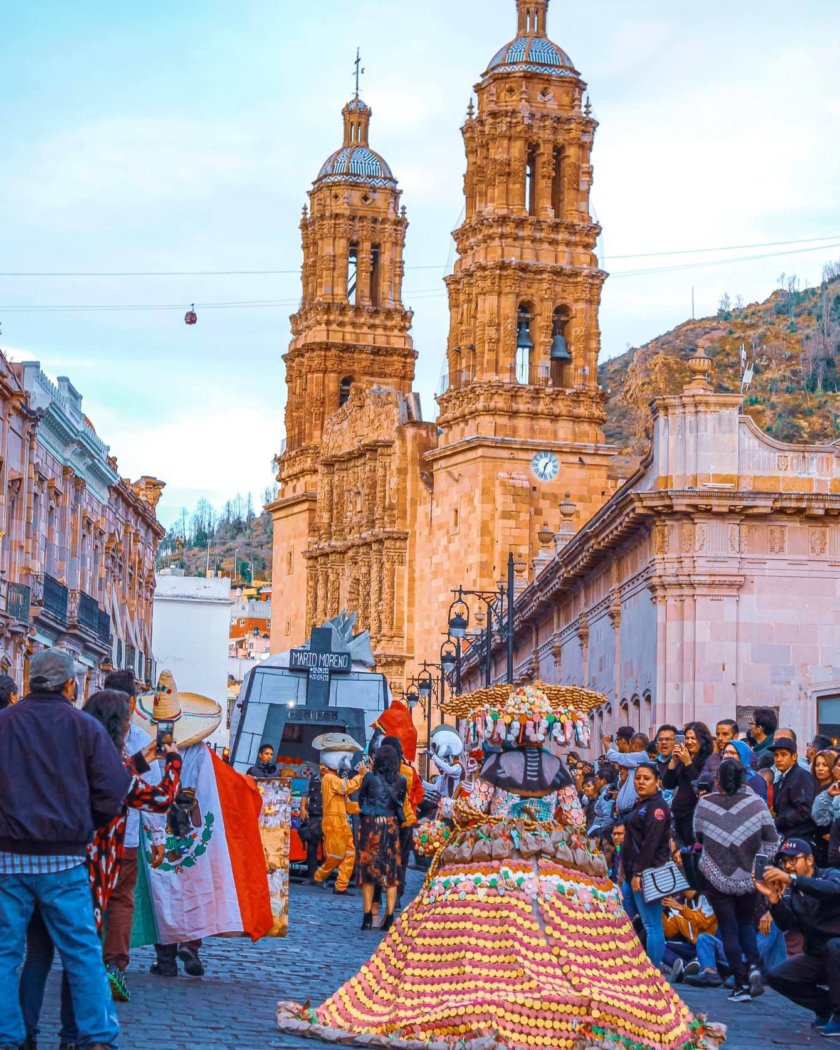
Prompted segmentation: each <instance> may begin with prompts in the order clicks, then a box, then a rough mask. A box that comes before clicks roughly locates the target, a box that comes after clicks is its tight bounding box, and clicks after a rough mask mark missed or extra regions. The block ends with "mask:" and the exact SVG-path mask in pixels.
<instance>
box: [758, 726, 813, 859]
mask: <svg viewBox="0 0 840 1050" xmlns="http://www.w3.org/2000/svg"><path fill="white" fill-rule="evenodd" d="M767 750H768V751H771V752H772V753H773V760H774V762H775V765H776V769H777V770H778V772H779V774H780V776H779V778H778V780H777V781H776V784H775V787H774V789H773V809H774V810H775V813H776V827H777V828H778V830H779V834H780V835H784V836H786V837H787V838H790V837H799V838H806V839H808V838H811V836H812V835H814V834H815V833H816V825H815V824H814V821H813V820H812V819H811V807H812V806H813V804H814V797H815V795H816V793H817V781H816V779H815V778H814V776H813V774H811V773H810V772H809V771H808V770H807V769H803V768H802V767H801V766H800V765H799V764H798V763H797V754H796V741H795V740H794V739H792V738H791V737H787V736H779V735H778V734H776V739H775V740H774V742H773V743H772V744H771V745H770V747H769V748H768V749H767Z"/></svg>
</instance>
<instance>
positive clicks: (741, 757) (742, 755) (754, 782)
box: [721, 740, 767, 802]
mask: <svg viewBox="0 0 840 1050" xmlns="http://www.w3.org/2000/svg"><path fill="white" fill-rule="evenodd" d="M721 758H734V759H735V761H736V762H740V763H741V765H742V766H743V767H744V769H745V770H746V771H747V787H748V788H752V790H753V791H754V792H755V793H756V795H758V797H759V798H761V799H763V800H764V801H765V802H766V801H767V781H766V780H765V779H764V777H762V776H761V774H760V773H753V771H752V770H751V768H750V749H749V746H748V745H747V744H746V742H745V741H743V740H730V742H729V743H728V744H727V745H726V747H724V749H723V752H722V753H721Z"/></svg>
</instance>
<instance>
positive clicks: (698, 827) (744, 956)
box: [694, 758, 779, 1003]
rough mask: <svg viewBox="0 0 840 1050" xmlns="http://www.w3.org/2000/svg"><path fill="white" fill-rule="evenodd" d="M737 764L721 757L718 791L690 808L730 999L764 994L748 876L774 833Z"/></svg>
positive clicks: (742, 999)
mask: <svg viewBox="0 0 840 1050" xmlns="http://www.w3.org/2000/svg"><path fill="white" fill-rule="evenodd" d="M746 777H747V771H746V770H745V769H744V767H743V766H742V765H741V763H740V762H736V761H735V760H734V759H732V758H724V759H723V761H722V762H721V764H720V768H719V769H718V791H717V792H713V793H711V794H709V795H706V796H704V797H703V798H701V799H700V800H699V802H698V803H697V808H696V810H695V812H694V835H695V837H696V839H697V841H698V842H699V843H700V844H701V846H702V847H703V852H702V854H701V856H700V871H701V872H702V873H703V875H704V876H705V878H706V882H707V884H708V885H707V888H706V897H707V898H708V900H709V903H710V904H711V906H712V909H713V910H714V913H715V915H716V917H717V921H718V936H719V937H720V939H721V940H722V941H723V950H724V952H725V954H726V961H727V963H728V964H729V966H730V968H731V970H732V972H733V974H734V975H735V988H734V990H733V992H732V994H731V995H730V996H729V998H730V999H731V1000H732V1001H733V1002H738V1003H740V1002H746V1001H748V1000H750V999H754V998H756V997H757V996H759V995H761V994H762V993H763V992H764V982H763V979H762V976H761V966H760V961H759V955H758V940H757V936H758V934H757V929H756V923H755V909H756V896H757V895H756V891H755V886H754V884H753V879H752V870H753V863H754V862H755V858H756V856H757V855H758V854H759V853H761V852H762V850H764V851H766V853H767V855H768V856H771V855H773V854H774V853H775V849H776V844H777V842H778V838H779V835H778V832H777V831H776V825H775V824H774V822H773V817H772V815H771V813H770V810H769V809H768V808H767V804H766V803H765V802H764V801H763V800H762V799H760V798H759V797H758V795H756V794H755V792H754V791H751V790H750V789H749V788H748V787H747V785H746Z"/></svg>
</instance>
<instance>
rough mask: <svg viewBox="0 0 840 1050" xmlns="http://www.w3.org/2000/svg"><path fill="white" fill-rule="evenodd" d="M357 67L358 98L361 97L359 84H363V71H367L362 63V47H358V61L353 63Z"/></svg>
mask: <svg viewBox="0 0 840 1050" xmlns="http://www.w3.org/2000/svg"><path fill="white" fill-rule="evenodd" d="M353 65H354V66H355V67H356V72H355V77H356V98H358V97H359V86H360V84H361V79H362V73H364V72H365V69H364V66H363V65H362V51H361V48H358V47H357V48H356V61H355V62H354V63H353Z"/></svg>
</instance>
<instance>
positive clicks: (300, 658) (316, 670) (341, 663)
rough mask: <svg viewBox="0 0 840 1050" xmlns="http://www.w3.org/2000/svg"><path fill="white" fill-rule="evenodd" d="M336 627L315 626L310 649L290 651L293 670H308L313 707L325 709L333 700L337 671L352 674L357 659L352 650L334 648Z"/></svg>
mask: <svg viewBox="0 0 840 1050" xmlns="http://www.w3.org/2000/svg"><path fill="white" fill-rule="evenodd" d="M332 638H333V633H332V629H331V628H329V627H315V628H313V630H312V636H311V638H310V639H309V648H308V649H292V651H291V653H290V655H289V670H290V671H306V672H307V674H308V675H309V681H308V682H307V685H306V703H307V706H309V707H314V708H318V709H321V710H322V709H323V708H325V707H327V706H328V705H329V702H330V678H331V677H332V675H334V674H349V672H350V671H351V670H352V668H353V661H352V659H351V657H350V653H348V652H340V653H336V652H333V648H332Z"/></svg>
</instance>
